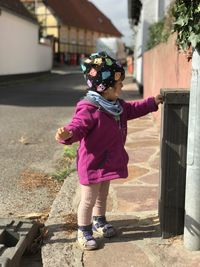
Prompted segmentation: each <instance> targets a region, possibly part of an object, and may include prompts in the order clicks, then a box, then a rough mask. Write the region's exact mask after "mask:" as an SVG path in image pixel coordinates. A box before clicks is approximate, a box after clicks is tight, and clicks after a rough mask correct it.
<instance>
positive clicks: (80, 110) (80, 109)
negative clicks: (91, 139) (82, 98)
mask: <svg viewBox="0 0 200 267" xmlns="http://www.w3.org/2000/svg"><path fill="white" fill-rule="evenodd" d="M92 114H93V110H92V108H91V107H89V106H86V105H77V107H76V111H75V114H74V116H73V118H72V120H71V122H70V123H69V124H67V125H65V126H64V128H65V129H68V130H70V131H71V132H72V133H73V136H72V137H71V138H69V139H67V140H62V141H60V143H61V144H65V145H71V144H72V143H74V142H77V141H80V140H81V139H82V138H83V137H85V136H86V135H87V134H88V133H89V131H90V130H91V129H92V128H93V127H94V125H95V119H94V118H93V116H92Z"/></svg>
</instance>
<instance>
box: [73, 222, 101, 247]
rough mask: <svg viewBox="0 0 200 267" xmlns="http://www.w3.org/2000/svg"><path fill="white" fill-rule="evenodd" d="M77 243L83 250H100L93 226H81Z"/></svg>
mask: <svg viewBox="0 0 200 267" xmlns="http://www.w3.org/2000/svg"><path fill="white" fill-rule="evenodd" d="M77 243H78V245H79V246H80V248H81V249H82V250H94V249H97V248H98V245H97V242H96V240H95V239H94V237H93V232H92V225H88V226H79V229H78V234H77Z"/></svg>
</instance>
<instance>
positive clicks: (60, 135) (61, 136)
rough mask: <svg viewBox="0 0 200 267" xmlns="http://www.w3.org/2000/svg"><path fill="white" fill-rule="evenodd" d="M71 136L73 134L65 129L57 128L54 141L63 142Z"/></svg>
mask: <svg viewBox="0 0 200 267" xmlns="http://www.w3.org/2000/svg"><path fill="white" fill-rule="evenodd" d="M72 135H73V133H72V132H71V131H69V130H67V129H65V128H64V127H61V128H58V130H57V132H56V135H55V139H56V141H62V140H63V141H64V140H67V139H69V138H71V137H72Z"/></svg>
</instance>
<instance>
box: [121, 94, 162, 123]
mask: <svg viewBox="0 0 200 267" xmlns="http://www.w3.org/2000/svg"><path fill="white" fill-rule="evenodd" d="M124 107H125V110H126V111H127V119H128V120H131V119H135V118H139V117H142V116H144V115H146V114H148V113H150V112H153V111H157V110H158V106H157V105H156V102H155V98H154V97H149V98H147V99H144V100H142V101H133V102H125V103H124Z"/></svg>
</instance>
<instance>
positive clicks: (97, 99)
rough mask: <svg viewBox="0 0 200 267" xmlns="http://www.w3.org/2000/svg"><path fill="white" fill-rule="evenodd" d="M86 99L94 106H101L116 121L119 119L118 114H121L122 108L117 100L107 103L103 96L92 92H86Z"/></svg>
mask: <svg viewBox="0 0 200 267" xmlns="http://www.w3.org/2000/svg"><path fill="white" fill-rule="evenodd" d="M86 99H88V100H90V101H91V102H93V103H94V104H97V105H98V106H101V107H102V108H103V109H104V110H105V111H107V112H108V113H109V114H111V115H113V116H114V117H115V118H116V119H119V116H120V114H121V113H122V112H123V107H122V106H121V104H120V102H119V100H116V101H108V100H107V99H105V98H104V97H103V96H101V95H100V94H98V93H97V92H94V91H90V90H89V91H88V92H87V95H86Z"/></svg>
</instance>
